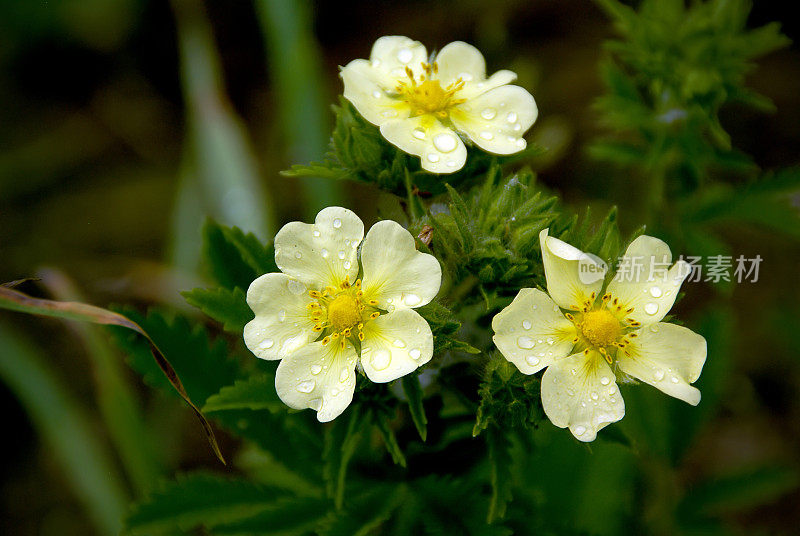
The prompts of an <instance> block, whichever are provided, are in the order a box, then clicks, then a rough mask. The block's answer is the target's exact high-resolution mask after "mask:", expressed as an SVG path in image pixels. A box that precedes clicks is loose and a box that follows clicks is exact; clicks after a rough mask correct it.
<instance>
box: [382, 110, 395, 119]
mask: <svg viewBox="0 0 800 536" xmlns="http://www.w3.org/2000/svg"><path fill="white" fill-rule="evenodd" d="M381 115H382V116H383V117H394V116H396V115H397V112H395V111H394V110H384V111H382V112H381Z"/></svg>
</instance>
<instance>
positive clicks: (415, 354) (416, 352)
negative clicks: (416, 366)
mask: <svg viewBox="0 0 800 536" xmlns="http://www.w3.org/2000/svg"><path fill="white" fill-rule="evenodd" d="M408 355H410V356H411V359H414V360H416V359H419V358H420V356H421V355H422V352H420V351H419V350H417V349H416V348H414V349H413V350H411V351H409V352H408Z"/></svg>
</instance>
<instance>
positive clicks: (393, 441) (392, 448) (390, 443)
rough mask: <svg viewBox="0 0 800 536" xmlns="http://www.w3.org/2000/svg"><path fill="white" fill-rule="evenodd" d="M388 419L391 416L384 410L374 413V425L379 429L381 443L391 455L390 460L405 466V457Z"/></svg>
mask: <svg viewBox="0 0 800 536" xmlns="http://www.w3.org/2000/svg"><path fill="white" fill-rule="evenodd" d="M390 420H391V416H390V415H389V414H388V412H386V411H378V412H376V413H375V415H374V423H375V426H376V427H377V428H378V431H380V433H381V437H383V444H384V445H385V446H386V450H387V451H388V452H389V454H391V455H392V461H393V462H394V463H396V464H397V465H401V466H403V467H405V466H406V457H405V454H403V449H401V448H400V445H398V444H397V437H395V435H394V430H393V429H392V426H391V423H390V422H389V421H390Z"/></svg>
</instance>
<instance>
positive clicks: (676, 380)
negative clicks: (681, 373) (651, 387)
mask: <svg viewBox="0 0 800 536" xmlns="http://www.w3.org/2000/svg"><path fill="white" fill-rule="evenodd" d="M669 381H671V382H672V383H678V382H679V381H680V380H679V379H678V377H677V376H673V377H672V378H670V379H669Z"/></svg>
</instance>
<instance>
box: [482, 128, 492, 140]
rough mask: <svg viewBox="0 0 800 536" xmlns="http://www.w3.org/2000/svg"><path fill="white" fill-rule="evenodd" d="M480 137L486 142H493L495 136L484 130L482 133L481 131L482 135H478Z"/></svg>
mask: <svg viewBox="0 0 800 536" xmlns="http://www.w3.org/2000/svg"><path fill="white" fill-rule="evenodd" d="M478 135H479V136H480V137H481V138H483V139H484V140H491V139H492V138H494V134H492V133H491V132H489V131H488V130H482V131H481V133H480V134H478Z"/></svg>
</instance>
